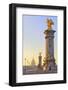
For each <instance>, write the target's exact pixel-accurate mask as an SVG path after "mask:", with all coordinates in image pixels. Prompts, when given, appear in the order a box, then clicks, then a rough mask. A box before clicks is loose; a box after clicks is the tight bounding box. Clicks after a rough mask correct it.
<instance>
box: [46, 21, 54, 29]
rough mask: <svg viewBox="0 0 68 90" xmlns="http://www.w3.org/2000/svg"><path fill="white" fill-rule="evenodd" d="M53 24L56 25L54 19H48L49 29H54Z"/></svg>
mask: <svg viewBox="0 0 68 90" xmlns="http://www.w3.org/2000/svg"><path fill="white" fill-rule="evenodd" d="M52 25H54V23H53V21H52V19H47V26H48V30H52Z"/></svg>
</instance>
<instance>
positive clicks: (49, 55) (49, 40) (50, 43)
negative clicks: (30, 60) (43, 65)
mask: <svg viewBox="0 0 68 90" xmlns="http://www.w3.org/2000/svg"><path fill="white" fill-rule="evenodd" d="M54 33H55V31H54V30H45V32H44V34H45V44H46V53H45V57H46V60H54Z"/></svg>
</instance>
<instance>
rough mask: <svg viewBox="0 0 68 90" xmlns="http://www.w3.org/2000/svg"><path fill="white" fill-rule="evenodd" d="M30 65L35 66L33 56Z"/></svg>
mask: <svg viewBox="0 0 68 90" xmlns="http://www.w3.org/2000/svg"><path fill="white" fill-rule="evenodd" d="M31 66H35V60H34V58H33V59H32V61H31Z"/></svg>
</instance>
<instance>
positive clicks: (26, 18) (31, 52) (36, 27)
mask: <svg viewBox="0 0 68 90" xmlns="http://www.w3.org/2000/svg"><path fill="white" fill-rule="evenodd" d="M47 19H52V20H53V22H54V25H53V30H55V31H56V32H55V38H54V56H55V59H56V61H57V17H56V16H33V15H23V16H22V33H23V37H22V38H23V39H22V40H23V58H22V59H23V65H30V63H31V61H32V59H33V58H34V59H35V63H36V64H38V55H39V52H41V53H42V59H43V58H44V57H45V35H44V31H45V30H46V29H47V23H46V20H47ZM25 58H26V60H25Z"/></svg>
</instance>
